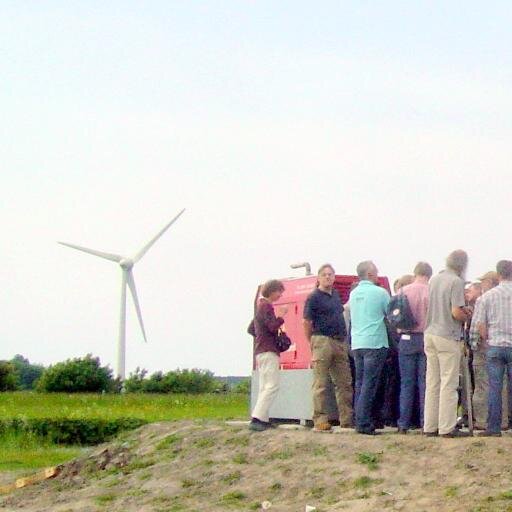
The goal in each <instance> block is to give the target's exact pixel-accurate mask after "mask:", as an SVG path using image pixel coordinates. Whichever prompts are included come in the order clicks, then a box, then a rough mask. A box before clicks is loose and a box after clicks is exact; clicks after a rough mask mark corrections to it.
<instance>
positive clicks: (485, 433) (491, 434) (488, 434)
mask: <svg viewBox="0 0 512 512" xmlns="http://www.w3.org/2000/svg"><path fill="white" fill-rule="evenodd" d="M478 437H501V432H491V431H490V430H483V431H482V432H479V433H478Z"/></svg>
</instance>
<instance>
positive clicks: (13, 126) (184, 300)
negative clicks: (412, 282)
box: [0, 0, 512, 375]
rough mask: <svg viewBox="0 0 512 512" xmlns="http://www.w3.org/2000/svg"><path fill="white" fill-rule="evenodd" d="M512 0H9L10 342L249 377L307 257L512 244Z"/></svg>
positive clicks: (487, 256)
mask: <svg viewBox="0 0 512 512" xmlns="http://www.w3.org/2000/svg"><path fill="white" fill-rule="evenodd" d="M511 13H512V11H511V10H510V4H509V2H497V1H494V2H493V1H491V2H486V3H481V2H472V1H466V2H409V1H403V2H389V1H388V2H370V1H364V0H357V1H352V2H351V1H344V2H341V1H340V2H316V3H313V2H300V1H293V2H288V1H282V2H271V1H258V2H244V1H238V0H237V1H225V2H208V1H204V2H193V1H187V2H177V1H176V2H171V1H161V2H160V1H148V2H135V1H127V0H123V1H122V2H121V1H112V2H103V1H93V0H88V1H86V2H85V1H84V2H78V1H68V2H62V1H55V2H52V1H44V0H43V1H37V2H36V1H33V2H31V1H24V2H20V1H18V0H15V1H8V0H4V1H2V2H1V3H0V63H1V65H0V72H1V75H0V76H1V80H0V105H1V115H0V166H1V167H0V228H1V238H0V240H1V244H2V251H1V254H2V258H1V261H2V267H1V270H0V275H1V276H2V279H1V285H2V286H1V293H0V312H1V313H0V314H1V321H0V358H3V359H10V358H12V357H13V356H14V355H15V354H17V353H21V354H23V355H24V356H26V357H28V358H29V359H30V360H31V361H33V362H39V363H43V364H45V365H47V364H50V363H52V362H57V361H61V360H64V359H66V358H69V357H77V356H83V355H85V354H86V353H89V352H90V353H93V354H95V355H98V356H100V358H101V360H102V362H103V363H105V364H107V363H108V364H111V366H115V362H116V355H115V354H116V343H117V341H116V340H117V328H118V327H117V326H118V308H119V288H120V270H119V267H118V266H117V265H116V264H115V263H112V262H109V261H105V260H101V259H99V258H95V257H94V256H90V255H87V254H84V253H79V252H77V251H73V250H71V249H69V248H66V247H62V246H60V245H57V243H56V241H57V240H62V241H66V242H70V243H75V244H78V245H84V246H86V247H91V248H94V249H98V250H103V251H109V252H115V253H121V254H126V255H128V256H129V255H133V254H134V253H135V252H137V251H138V250H139V249H140V248H141V247H142V246H143V245H144V244H145V243H146V242H147V241H148V240H149V239H150V238H151V237H153V236H154V235H155V234H156V233H157V232H158V231H159V230H160V229H161V228H162V227H163V226H164V225H165V224H166V223H167V222H168V221H169V220H170V219H171V218H172V217H173V216H174V215H175V214H176V213H177V212H178V211H179V210H181V209H182V208H187V210H186V212H185V214H184V215H183V216H182V217H181V218H180V219H179V220H178V221H177V222H176V224H174V225H173V226H172V227H171V228H170V230H169V231H168V232H167V233H166V234H165V235H164V236H163V237H162V238H161V239H160V240H159V242H158V243H157V244H156V245H155V246H154V247H153V248H152V249H151V250H150V251H149V252H148V253H147V254H146V256H145V257H144V258H143V259H142V260H141V261H140V262H139V263H138V264H137V265H136V267H135V269H134V275H135V280H136V283H137V287H138V292H139V298H140V301H141V308H142V313H143V317H144V321H145V324H146V330H147V334H148V341H149V343H148V344H144V342H143V339H142V335H141V333H140V331H139V328H138V325H137V323H136V316H135V311H134V309H133V305H132V303H131V301H130V299H129V300H128V309H127V311H128V327H127V370H128V371H131V370H133V369H135V367H137V366H140V367H144V368H147V369H148V370H150V371H156V370H159V369H161V370H170V369H174V368H177V367H180V368H191V367H198V368H207V369H210V370H212V371H214V372H215V373H216V374H217V375H227V374H231V375H233V374H235V375H241V374H248V373H249V372H250V368H251V347H252V344H251V339H250V338H249V337H248V335H247V334H246V333H245V329H246V326H247V324H248V321H249V319H250V317H251V314H252V301H253V299H254V295H255V291H256V287H257V285H258V283H261V282H263V281H265V280H266V279H269V278H284V277H288V276H299V275H301V274H302V272H303V271H300V270H291V269H290V268H289V265H290V263H293V262H296V261H304V260H306V261H309V262H310V263H311V264H312V266H313V268H314V269H315V270H316V268H317V267H318V266H319V265H320V264H321V263H323V262H326V261H329V262H331V263H332V264H333V265H334V266H335V268H336V270H337V272H338V273H340V274H353V273H354V272H355V266H356V265H357V263H358V262H359V261H361V260H364V259H373V260H374V261H375V262H376V264H377V266H378V267H379V270H380V272H381V274H383V275H387V276H389V278H390V280H393V279H394V278H396V277H398V276H399V275H401V274H404V273H407V272H410V271H411V270H412V268H413V267H414V265H415V263H416V262H417V261H418V260H426V261H429V262H430V263H431V264H432V265H433V267H434V271H439V270H440V269H441V268H442V266H443V262H444V259H445V257H446V255H447V254H448V253H449V252H450V251H451V250H453V249H457V248H463V249H465V250H467V252H468V254H469V257H470V267H469V272H468V277H471V278H474V277H477V276H478V275H480V274H481V273H483V272H485V271H487V270H490V269H492V268H493V267H494V265H495V263H496V261H497V260H498V259H501V258H512V247H511V243H510V232H511V229H510V224H511V223H510V220H511V209H510V201H511V185H512V173H511V169H510V161H511V148H512V144H511V135H512V52H511V48H512V32H511V31H510V26H511V25H512V14H511Z"/></svg>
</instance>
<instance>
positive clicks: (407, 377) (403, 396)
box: [398, 352, 427, 430]
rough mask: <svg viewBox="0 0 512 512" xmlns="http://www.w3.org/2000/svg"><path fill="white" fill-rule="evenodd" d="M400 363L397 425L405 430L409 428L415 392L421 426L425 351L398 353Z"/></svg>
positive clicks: (425, 368) (423, 405)
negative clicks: (398, 416)
mask: <svg viewBox="0 0 512 512" xmlns="http://www.w3.org/2000/svg"><path fill="white" fill-rule="evenodd" d="M398 361H399V364H400V418H399V419H398V426H399V427H400V428H403V429H405V430H408V429H409V428H411V418H412V417H413V411H414V399H415V396H416V393H417V395H418V398H419V400H418V401H419V414H420V418H419V420H420V426H423V409H424V407H425V375H426V371H427V358H426V357H425V353H424V352H421V353H413V354H404V353H402V352H400V353H399V355H398Z"/></svg>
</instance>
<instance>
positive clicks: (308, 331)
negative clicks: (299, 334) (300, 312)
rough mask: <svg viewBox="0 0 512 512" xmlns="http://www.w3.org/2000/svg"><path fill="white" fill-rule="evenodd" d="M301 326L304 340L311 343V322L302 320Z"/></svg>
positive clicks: (305, 319)
mask: <svg viewBox="0 0 512 512" xmlns="http://www.w3.org/2000/svg"><path fill="white" fill-rule="evenodd" d="M302 326H303V327H304V335H305V336H306V339H307V340H308V342H311V334H312V333H313V322H312V321H311V320H308V319H307V318H304V319H303V320H302Z"/></svg>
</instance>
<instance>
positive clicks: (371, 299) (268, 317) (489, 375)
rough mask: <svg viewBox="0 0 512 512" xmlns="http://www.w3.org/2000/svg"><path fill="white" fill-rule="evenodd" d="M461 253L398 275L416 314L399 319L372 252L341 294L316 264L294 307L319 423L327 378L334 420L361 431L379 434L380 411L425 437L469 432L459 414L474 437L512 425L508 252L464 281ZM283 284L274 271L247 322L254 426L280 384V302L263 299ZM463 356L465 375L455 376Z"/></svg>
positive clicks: (511, 266) (261, 426)
mask: <svg viewBox="0 0 512 512" xmlns="http://www.w3.org/2000/svg"><path fill="white" fill-rule="evenodd" d="M467 264H468V257H467V254H466V253H465V252H464V251H462V250H456V251H453V252H452V253H451V254H450V255H449V256H448V258H447V260H446V268H445V269H444V270H443V271H441V272H440V273H439V274H437V275H435V276H433V277H432V267H431V266H430V265H429V264H428V263H426V262H419V263H418V264H417V265H416V266H415V268H414V272H413V275H406V276H403V277H402V278H400V279H399V280H397V281H396V282H395V286H394V292H395V294H397V293H398V294H403V295H405V297H406V299H407V303H408V305H409V307H410V312H411V313H412V316H413V317H414V326H413V327H412V328H409V329H403V330H400V329H398V330H397V329H393V328H392V326H390V325H389V323H388V322H387V320H386V315H387V314H389V304H390V295H389V293H388V292H387V290H386V289H384V288H383V287H381V286H380V285H379V275H378V269H377V266H376V265H375V264H374V263H373V262H372V261H363V262H361V263H360V264H359V265H358V266H357V276H358V282H357V283H354V286H353V289H352V290H351V292H350V296H349V300H348V302H347V303H346V304H342V300H341V298H340V295H339V293H338V292H337V291H336V289H335V288H334V282H335V271H334V268H333V267H332V265H330V264H325V265H322V266H321V267H320V269H319V271H318V282H317V287H316V288H315V290H314V291H313V292H312V293H311V294H310V295H309V296H308V298H307V300H306V303H305V307H304V315H303V317H304V318H303V325H304V333H305V336H306V338H307V340H308V341H309V344H310V348H311V362H312V369H313V384H312V395H313V423H314V429H315V430H316V431H324V432H325V431H329V430H331V429H332V424H331V422H330V420H332V418H329V396H328V394H329V389H330V382H332V385H333V386H334V392H335V397H336V404H337V408H338V412H339V424H340V426H341V427H345V428H355V431H356V432H358V433H360V434H365V435H377V434H378V433H379V432H378V431H377V429H379V428H381V427H382V426H384V423H385V422H386V423H388V424H390V425H396V427H397V431H398V433H400V434H407V432H408V431H409V430H410V429H411V428H414V427H419V428H422V429H423V433H424V435H425V436H429V437H433V436H440V437H448V438H454V437H466V436H469V435H471V434H470V433H469V432H466V431H464V430H463V429H462V428H461V427H463V426H464V425H465V424H466V423H467V417H468V416H471V417H472V418H473V419H474V428H475V429H477V430H480V432H479V435H481V436H501V431H502V428H509V427H511V426H512V261H509V260H501V261H499V262H498V263H497V265H496V271H492V272H487V273H486V274H484V275H483V276H482V277H481V278H480V280H479V281H478V282H475V283H466V282H465V280H464V276H465V271H466V268H467ZM283 292H284V286H283V283H282V282H280V281H278V280H271V281H268V282H267V283H265V285H264V286H263V288H262V290H261V298H260V299H259V301H258V304H257V308H256V312H255V317H254V321H253V322H252V323H251V327H250V329H249V332H250V333H251V334H252V335H253V336H254V337H255V345H254V346H255V359H256V366H257V369H258V371H259V394H258V399H257V402H256V405H255V407H254V409H253V411H252V414H251V416H252V418H251V422H250V426H249V428H250V429H251V430H255V431H262V430H266V429H267V428H269V427H270V426H271V424H270V423H269V409H270V406H271V404H272V402H273V400H274V398H275V396H276V395H277V393H278V391H279V350H278V348H277V344H276V341H277V336H278V335H279V331H280V329H281V328H282V326H283V324H284V318H285V316H286V313H287V309H286V307H276V309H275V310H274V307H273V306H272V303H274V302H276V301H278V300H279V298H280V297H281V295H282V293H283ZM468 361H469V366H470V370H471V371H470V375H471V377H470V378H469V379H468V378H466V379H462V380H461V378H460V376H461V368H462V366H463V364H464V363H466V364H467V362H468ZM462 374H463V372H462ZM504 375H506V377H507V378H506V379H505V381H506V385H505V387H504V386H503V378H504ZM461 382H462V386H461ZM461 387H462V388H463V391H464V388H465V392H460V390H461ZM506 392H507V393H506ZM506 395H508V396H506ZM466 397H469V398H470V399H469V401H468V400H467V399H466ZM503 403H505V405H506V406H507V409H508V415H503V414H502V411H503V407H502V406H503ZM383 405H384V406H385V407H386V410H387V412H386V415H385V416H383V413H382V409H383ZM393 409H395V410H396V414H395V415H393V414H394V413H393ZM460 411H462V413H461V414H460V416H459V412H460ZM509 416H511V419H510V420H509Z"/></svg>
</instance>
